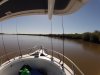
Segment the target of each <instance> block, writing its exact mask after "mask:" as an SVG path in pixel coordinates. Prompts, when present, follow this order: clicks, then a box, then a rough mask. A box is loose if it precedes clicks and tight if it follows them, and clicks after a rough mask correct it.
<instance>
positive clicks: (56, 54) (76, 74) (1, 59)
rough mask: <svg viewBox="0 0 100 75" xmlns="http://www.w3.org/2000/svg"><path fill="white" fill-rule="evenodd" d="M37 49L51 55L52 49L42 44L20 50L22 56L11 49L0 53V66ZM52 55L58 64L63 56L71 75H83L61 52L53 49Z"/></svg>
mask: <svg viewBox="0 0 100 75" xmlns="http://www.w3.org/2000/svg"><path fill="white" fill-rule="evenodd" d="M38 49H43V50H44V51H46V53H47V54H50V55H51V56H52V50H49V49H46V48H43V47H42V46H35V47H33V48H29V49H27V50H26V49H25V50H21V52H22V56H21V55H20V53H19V51H13V52H10V53H7V54H6V55H2V56H1V57H0V66H2V64H3V63H4V62H6V64H7V63H9V62H11V61H10V59H14V60H15V58H16V57H19V59H21V58H23V55H25V54H30V53H32V52H34V51H37V50H38ZM18 54H19V55H18ZM53 55H54V57H56V58H58V59H59V60H60V61H59V62H58V63H59V64H60V62H61V61H63V60H62V59H63V57H64V63H65V64H67V65H68V67H70V69H71V70H72V71H73V74H72V75H84V73H83V72H82V71H81V70H80V69H79V67H77V65H76V64H75V63H74V62H73V61H72V60H70V59H69V58H68V57H66V56H64V55H63V54H61V53H59V52H57V51H54V50H53ZM54 61H55V60H54ZM55 62H56V61H55ZM61 65H62V64H61ZM63 67H64V69H66V67H65V66H63Z"/></svg>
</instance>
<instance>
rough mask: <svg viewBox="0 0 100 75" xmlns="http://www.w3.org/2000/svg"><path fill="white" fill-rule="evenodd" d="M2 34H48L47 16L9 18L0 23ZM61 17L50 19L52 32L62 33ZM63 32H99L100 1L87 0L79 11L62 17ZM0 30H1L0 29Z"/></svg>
mask: <svg viewBox="0 0 100 75" xmlns="http://www.w3.org/2000/svg"><path fill="white" fill-rule="evenodd" d="M1 25H2V32H3V33H11V34H13V33H14V34H16V33H17V32H16V25H17V31H18V33H24V34H49V33H51V21H50V20H49V19H48V15H30V16H20V17H16V18H11V19H9V20H6V21H3V22H0V27H1ZM61 25H62V16H54V15H53V17H52V32H53V33H54V34H61V33H62V26H61ZM63 25H64V31H65V33H66V34H70V33H84V32H93V31H95V30H99V31H100V0H89V1H88V3H87V4H86V5H84V6H83V7H82V8H81V9H80V10H78V11H77V12H75V13H73V14H69V15H64V16H63ZM0 30H1V29H0ZM0 32H1V31H0Z"/></svg>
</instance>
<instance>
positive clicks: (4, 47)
mask: <svg viewBox="0 0 100 75" xmlns="http://www.w3.org/2000/svg"><path fill="white" fill-rule="evenodd" d="M2 31H3V30H2V24H1V33H2V45H3V49H4V52H5V55H6V58H7V60H9V58H8V55H7V51H6V46H5V43H4V38H3V35H4V34H3V32H2Z"/></svg>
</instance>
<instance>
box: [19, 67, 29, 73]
mask: <svg viewBox="0 0 100 75" xmlns="http://www.w3.org/2000/svg"><path fill="white" fill-rule="evenodd" d="M20 73H21V75H30V71H29V70H28V69H27V68H24V69H22V70H20Z"/></svg>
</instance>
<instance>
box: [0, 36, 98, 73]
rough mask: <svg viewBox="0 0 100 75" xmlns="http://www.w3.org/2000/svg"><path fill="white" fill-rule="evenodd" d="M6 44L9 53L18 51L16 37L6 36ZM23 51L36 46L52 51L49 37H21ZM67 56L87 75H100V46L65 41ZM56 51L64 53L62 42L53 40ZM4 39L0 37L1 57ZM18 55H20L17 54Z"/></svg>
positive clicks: (79, 41)
mask: <svg viewBox="0 0 100 75" xmlns="http://www.w3.org/2000/svg"><path fill="white" fill-rule="evenodd" d="M3 37H4V43H5V47H6V51H7V53H10V52H14V51H18V41H17V36H16V35H4V36H3ZM18 37H19V43H20V48H21V50H27V49H28V48H32V47H33V46H35V45H42V46H44V47H45V48H48V49H51V43H50V41H51V40H50V38H49V37H43V36H26V35H20V36H18ZM64 42H65V55H66V56H67V57H69V58H70V59H71V60H72V61H74V62H75V63H76V65H78V67H79V68H80V69H81V70H82V71H83V72H84V73H85V75H100V45H99V44H93V43H88V42H83V41H81V40H78V41H75V40H65V41H64ZM53 48H54V50H56V51H58V52H61V53H62V40H61V39H55V38H53ZM4 54H5V53H4V49H3V45H2V39H1V35H0V56H2V55H4ZM16 54H17V55H18V54H19V53H16Z"/></svg>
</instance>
